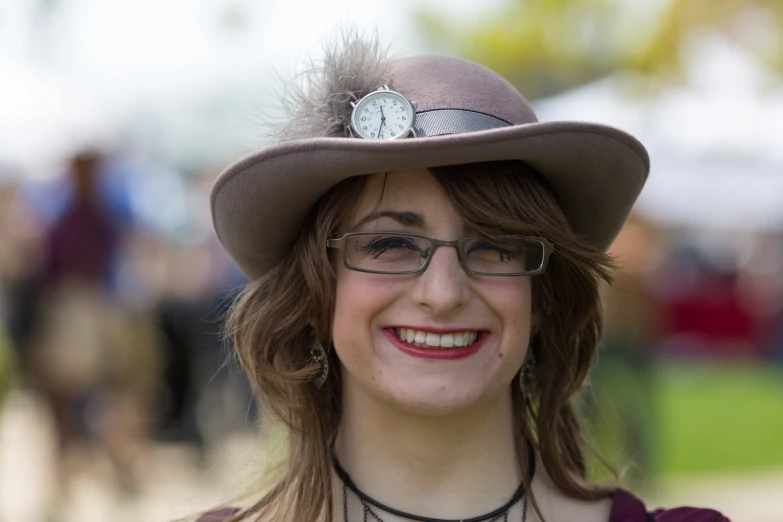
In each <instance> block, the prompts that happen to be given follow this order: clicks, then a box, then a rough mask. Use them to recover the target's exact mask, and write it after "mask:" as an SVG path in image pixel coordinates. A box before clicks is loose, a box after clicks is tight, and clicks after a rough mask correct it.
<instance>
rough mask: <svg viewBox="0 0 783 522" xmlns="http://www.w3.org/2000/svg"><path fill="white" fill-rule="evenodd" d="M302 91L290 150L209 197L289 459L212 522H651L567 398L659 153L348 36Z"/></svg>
mask: <svg viewBox="0 0 783 522" xmlns="http://www.w3.org/2000/svg"><path fill="white" fill-rule="evenodd" d="M303 85H304V87H301V88H297V87H292V86H289V87H288V91H287V92H288V94H289V95H290V96H289V97H288V99H287V104H286V106H287V107H288V108H289V109H290V113H289V118H288V120H287V121H286V123H285V124H284V125H282V126H281V127H280V128H279V129H278V132H277V143H276V144H275V145H272V146H270V147H268V148H266V149H263V150H261V151H258V152H256V153H255V154H252V155H250V156H248V157H246V158H244V159H242V160H240V161H239V162H237V163H235V164H233V165H232V166H230V167H229V168H228V169H227V170H226V171H225V172H224V173H223V174H222V175H221V177H220V178H219V179H218V181H217V182H216V184H215V186H214V188H213V194H212V212H213V218H214V223H215V228H216V231H217V234H218V237H219V238H220V241H221V243H222V245H223V246H224V248H225V249H226V250H227V251H228V252H229V253H230V254H231V255H232V257H233V258H234V259H235V260H236V261H237V263H238V264H239V266H240V267H241V268H242V269H243V270H244V271H245V273H246V274H247V275H248V276H249V277H250V278H251V279H252V280H253V283H252V284H251V285H250V286H249V288H248V289H247V291H246V292H245V293H244V294H243V295H242V296H241V297H240V298H239V299H238V300H237V302H236V303H235V305H234V308H233V311H232V314H231V316H230V329H231V332H232V333H233V336H234V340H235V344H236V353H237V355H238V357H239V359H240V361H241V363H242V364H243V366H244V368H245V369H246V371H247V372H248V375H249V376H250V380H251V381H252V382H253V385H254V388H255V391H256V393H257V394H258V397H259V399H260V400H261V401H262V402H263V403H264V404H265V405H266V407H267V408H268V409H269V410H270V411H271V412H272V413H273V414H274V415H275V416H276V417H277V418H279V419H280V420H281V421H282V422H283V423H284V424H285V425H286V426H287V428H288V440H289V458H288V462H287V466H286V467H285V471H284V473H283V476H282V478H281V479H280V480H279V481H278V482H277V483H276V484H275V485H274V486H273V487H272V488H271V490H270V491H268V492H266V493H265V494H264V495H263V497H262V498H261V499H260V500H258V499H256V502H254V503H253V504H252V505H251V506H249V507H248V508H246V509H243V510H238V509H225V510H218V511H215V512H211V513H209V514H207V515H204V516H203V517H202V518H201V520H202V521H208V520H225V521H227V522H228V521H234V520H262V521H291V522H293V521H297V522H298V521H334V522H338V521H344V522H354V521H358V520H370V519H373V520H377V521H384V522H394V521H401V520H475V521H479V520H527V521H534V520H545V521H547V522H557V521H571V520H580V521H587V522H589V521H596V522H598V521H607V520H612V521H620V520H622V521H626V520H627V521H636V520H638V521H640V522H642V521H645V520H648V518H647V512H646V509H645V507H644V505H643V504H642V503H641V502H640V501H638V500H637V499H635V498H634V497H632V496H631V495H630V494H628V493H626V492H624V491H622V490H615V489H612V488H608V487H604V486H596V485H593V484H590V483H589V482H588V480H587V477H586V475H587V473H586V455H585V452H584V450H583V446H582V440H581V437H580V433H579V421H578V418H577V415H576V414H575V412H574V409H573V407H572V405H571V399H572V398H573V397H574V395H575V394H576V393H577V391H578V390H579V389H580V387H581V385H582V383H583V381H584V378H585V375H586V373H587V371H588V368H589V365H590V362H591V360H592V358H593V355H594V352H595V348H596V343H597V341H598V338H599V336H600V332H601V317H600V312H599V300H598V290H597V288H598V285H599V282H600V281H602V280H608V279H609V278H610V276H609V270H610V269H611V266H612V264H611V261H610V259H609V258H608V257H607V255H606V254H605V253H604V250H605V249H606V247H607V246H608V245H609V244H610V242H611V240H612V238H613V237H614V236H615V234H616V233H617V231H618V230H619V229H620V227H621V226H622V224H623V221H624V220H625V218H626V216H627V215H628V213H629V211H630V209H631V206H632V205H633V202H634V200H635V199H636V197H637V195H638V193H639V191H640V190H641V188H642V185H643V184H644V182H645V179H646V176H647V173H648V169H649V162H648V157H647V153H646V151H645V149H644V147H643V146H642V145H641V144H640V143H639V142H638V141H637V140H635V139H634V138H633V137H631V136H629V135H628V134H626V133H624V132H622V131H619V130H617V129H613V128H610V127H606V126H603V125H597V124H590V123H580V122H552V123H537V121H536V118H535V115H534V114H533V111H532V110H531V108H530V106H529V105H528V103H527V101H526V100H525V99H524V98H523V97H522V96H521V95H520V94H519V93H518V92H517V91H516V90H515V89H514V88H513V87H512V86H511V85H510V84H509V83H508V82H506V81H505V80H503V79H502V78H500V77H498V76H497V75H495V74H494V73H492V72H491V71H489V70H487V69H485V68H483V67H480V66H478V65H476V64H473V63H470V62H466V61H462V60H457V59H453V58H446V57H440V56H429V57H418V58H408V59H400V60H394V61H391V60H387V59H386V58H385V57H384V53H383V52H382V50H381V48H380V46H379V45H378V44H377V42H367V41H365V40H363V39H362V38H359V37H356V36H355V35H350V36H348V37H346V38H345V39H344V40H343V41H342V42H341V44H340V45H338V46H337V47H336V48H334V49H332V50H330V51H329V52H327V54H326V58H325V61H324V64H323V66H322V67H318V68H314V69H313V71H311V75H310V76H308V77H307V79H306V81H305V82H304V83H303ZM688 513H691V512H690V511H689V512H685V511H677V510H675V511H673V512H668V514H662V513H659V514H658V515H654V516H655V517H657V518H655V520H667V521H670V520H697V518H688V516H690V515H689V514H688ZM693 513H695V514H693V515H692V516H694V517H698V516H701V517H703V518H698V520H723V518H722V517H721V516H720V515H719V514H717V513H715V512H712V511H698V512H696V511H694V512H693ZM651 516H653V515H651ZM678 516H679V517H680V518H678ZM667 517H668V518H667ZM683 517H684V518H683ZM704 517H706V518H704Z"/></svg>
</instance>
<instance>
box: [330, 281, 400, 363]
mask: <svg viewBox="0 0 783 522" xmlns="http://www.w3.org/2000/svg"><path fill="white" fill-rule="evenodd" d="M392 291H393V288H392V287H391V286H390V284H389V283H388V278H386V279H384V278H383V276H377V275H373V274H364V273H362V272H355V271H352V270H348V269H346V268H344V267H340V268H338V270H337V281H336V285H335V301H334V321H333V324H332V340H333V342H334V346H335V349H336V350H337V354H338V355H339V356H340V358H341V359H342V360H344V361H345V359H346V358H356V357H360V356H361V353H362V352H365V353H367V354H369V348H370V343H371V339H372V334H373V329H374V328H375V326H374V325H373V318H374V317H375V316H376V314H377V313H379V312H380V311H382V310H384V309H385V307H386V306H387V305H388V304H389V303H390V302H391V301H392V300H393V295H392Z"/></svg>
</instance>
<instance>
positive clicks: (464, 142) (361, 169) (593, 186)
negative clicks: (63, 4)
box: [211, 121, 650, 279]
mask: <svg viewBox="0 0 783 522" xmlns="http://www.w3.org/2000/svg"><path fill="white" fill-rule="evenodd" d="M500 160H522V161H524V162H525V163H527V164H528V165H530V166H531V167H532V168H533V169H535V170H536V171H537V172H538V173H539V174H540V175H541V176H542V177H543V178H544V180H545V181H546V183H547V184H548V185H549V188H550V189H551V190H552V191H553V193H554V196H555V198H556V199H557V201H558V203H559V204H560V206H561V208H562V209H563V212H564V213H565V215H566V218H567V219H568V221H569V223H570V224H571V227H572V228H573V230H574V232H575V233H577V234H579V235H580V236H582V237H583V238H584V239H585V240H586V241H588V242H589V243H591V244H593V245H594V246H596V247H597V248H600V249H602V250H605V249H606V248H608V246H609V245H610V244H611V242H612V240H613V239H614V237H615V236H616V235H617V233H618V232H619V230H620V228H621V227H622V225H623V223H624V222H625V220H626V218H627V217H628V214H629V213H630V210H631V207H632V206H633V203H634V202H635V201H636V198H637V196H638V195H639V192H640V191H641V189H642V187H643V186H644V182H645V180H646V179H647V174H648V172H649V168H650V161H649V156H648V154H647V151H646V150H645V148H644V146H643V145H642V144H641V143H640V142H639V141H638V140H637V139H636V138H634V137H633V136H631V135H630V134H628V133H626V132H623V131H621V130H619V129H616V128H614V127H610V126H607V125H601V124H596V123H588V122H572V121H556V122H543V123H531V124H525V125H514V126H510V127H505V128H500V129H492V130H486V131H479V132H471V133H465V134H450V135H445V136H435V137H427V138H410V139H401V140H390V141H372V140H364V139H358V138H315V139H308V140H298V141H289V142H284V143H281V144H278V145H273V146H270V147H267V148H264V149H261V150H259V151H256V152H254V153H252V154H250V155H248V156H245V157H244V158H242V159H240V160H239V161H237V162H235V163H234V164H232V165H230V166H229V167H228V168H227V169H226V170H225V171H223V173H222V174H221V175H220V176H219V177H218V179H217V180H216V182H215V185H214V186H213V188H212V196H211V205H212V219H213V223H214V226H215V231H216V232H217V237H218V239H219V241H220V243H221V244H222V245H223V247H224V248H225V249H226V251H227V252H228V253H229V254H230V255H231V256H232V257H233V258H234V260H235V261H236V262H237V264H238V265H239V267H240V268H241V269H242V271H243V272H244V273H245V274H246V275H247V276H248V277H250V278H251V279H255V278H257V277H259V276H260V275H262V274H264V273H265V272H266V271H268V270H270V269H271V268H273V267H274V266H276V265H277V264H278V263H279V262H280V261H281V260H282V259H283V258H284V257H285V254H286V252H287V251H288V250H289V248H290V247H291V244H292V243H293V240H294V238H295V235H296V233H297V230H298V228H299V225H300V224H301V222H302V221H303V220H304V218H305V217H306V216H307V213H308V212H309V210H310V208H311V207H312V206H313V205H314V204H315V202H316V201H317V200H318V198H319V197H320V196H322V195H323V194H324V193H325V192H327V191H328V190H329V189H330V188H331V187H333V186H334V185H335V184H337V183H339V182H340V181H342V180H344V179H347V178H350V177H353V176H357V175H362V174H373V173H377V172H390V171H402V170H413V169H420V168H427V167H435V166H446V165H458V164H464V163H478V162H484V161H500Z"/></svg>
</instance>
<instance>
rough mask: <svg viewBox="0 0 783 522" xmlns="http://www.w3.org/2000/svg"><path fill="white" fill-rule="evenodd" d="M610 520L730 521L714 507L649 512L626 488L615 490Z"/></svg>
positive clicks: (679, 508) (640, 521)
mask: <svg viewBox="0 0 783 522" xmlns="http://www.w3.org/2000/svg"><path fill="white" fill-rule="evenodd" d="M609 522H729V519H728V518H727V517H725V516H723V515H722V514H720V513H719V512H717V511H715V510H714V509H705V508H693V507H678V508H674V509H656V510H654V511H651V512H648V511H647V507H646V506H645V505H644V503H643V502H642V501H641V500H639V499H638V498H637V497H635V496H634V495H633V494H631V493H629V492H628V491H625V490H624V489H617V490H615V492H614V496H613V502H612V511H611V514H610V515H609Z"/></svg>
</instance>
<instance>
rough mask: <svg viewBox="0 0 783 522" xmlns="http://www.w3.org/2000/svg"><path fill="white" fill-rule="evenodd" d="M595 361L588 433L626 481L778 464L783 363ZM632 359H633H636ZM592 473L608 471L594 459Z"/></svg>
mask: <svg viewBox="0 0 783 522" xmlns="http://www.w3.org/2000/svg"><path fill="white" fill-rule="evenodd" d="M628 363H629V361H622V360H618V359H612V358H609V360H602V361H600V362H599V365H598V366H599V368H598V371H596V372H595V373H594V374H593V375H592V381H593V384H592V387H591V389H590V391H589V392H588V393H589V398H587V402H586V404H587V407H586V414H587V416H588V418H589V419H590V420H589V424H588V426H589V429H588V440H590V442H591V443H592V444H593V445H594V447H596V449H598V451H599V452H600V453H601V454H602V455H603V456H605V457H606V458H607V459H608V460H609V461H610V462H611V463H612V465H613V466H614V467H615V468H617V469H622V468H624V467H625V466H626V465H628V464H631V466H630V467H628V477H627V478H628V480H629V482H631V483H634V482H636V483H640V482H645V481H646V480H645V479H647V478H652V477H655V476H664V475H666V476H670V475H688V474H693V475H695V474H701V475H704V474H712V473H731V472H737V471H754V470H771V469H783V366H775V365H772V364H768V363H765V362H753V363H749V362H735V363H704V362H701V363H693V362H682V361H676V362H674V361H667V362H656V363H654V364H652V365H651V366H650V368H649V370H650V371H647V372H645V371H640V369H639V367H638V366H632V365H630V364H628ZM637 363H638V361H637ZM590 468H591V473H592V475H593V476H594V477H595V478H597V479H607V478H609V476H608V474H607V473H606V472H605V470H603V469H602V466H601V465H599V464H597V462H596V461H595V460H592V461H591V463H590Z"/></svg>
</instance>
